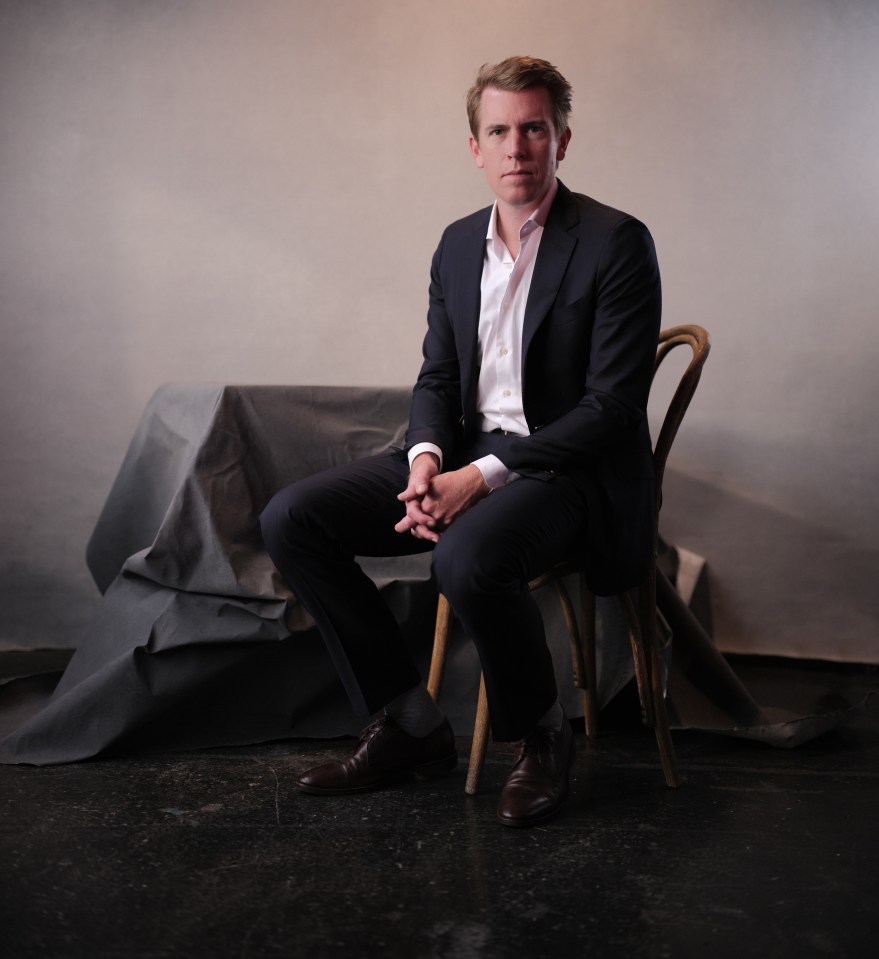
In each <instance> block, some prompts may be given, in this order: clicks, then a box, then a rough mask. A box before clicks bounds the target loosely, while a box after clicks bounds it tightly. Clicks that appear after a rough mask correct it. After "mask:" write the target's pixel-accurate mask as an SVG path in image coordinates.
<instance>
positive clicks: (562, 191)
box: [550, 181, 643, 230]
mask: <svg viewBox="0 0 879 959" xmlns="http://www.w3.org/2000/svg"><path fill="white" fill-rule="evenodd" d="M550 217H551V218H556V219H557V220H558V221H561V225H564V226H567V227H571V226H575V225H579V226H581V227H582V228H585V229H592V230H596V229H597V230H612V229H614V228H615V227H617V226H618V225H619V224H621V223H627V222H628V223H637V224H639V225H641V226H643V224H642V223H641V221H640V220H639V219H638V218H637V217H635V216H633V215H632V214H631V213H626V212H625V210H618V209H617V208H616V207H613V206H610V205H609V204H607V203H602V202H601V201H600V200H596V199H595V198H594V197H591V196H587V195H586V194H585V193H574V192H573V191H572V190H569V189H568V188H567V187H566V186H565V185H564V184H563V183H561V181H560V182H559V191H558V194H557V195H556V198H555V202H554V203H553V205H552V209H551V210H550Z"/></svg>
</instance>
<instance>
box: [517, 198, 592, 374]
mask: <svg viewBox="0 0 879 959" xmlns="http://www.w3.org/2000/svg"><path fill="white" fill-rule="evenodd" d="M578 221H579V217H578V214H577V207H576V205H575V204H574V203H573V202H572V201H571V193H570V190H568V188H567V187H566V186H565V185H564V184H563V183H561V181H560V182H559V191H558V194H557V196H556V198H555V202H554V203H553V205H552V207H551V208H550V211H549V216H548V217H547V218H546V226H545V227H544V228H543V236H542V237H541V238H540V249H539V250H538V251H537V261H536V262H535V264H534V274H533V275H532V277H531V289H530V290H529V291H528V302H527V303H526V304H525V319H524V323H523V329H522V362H523V364H524V361H525V357H526V356H527V355H528V348H529V346H530V345H531V341H532V339H533V338H534V334H535V333H536V332H537V330H538V329H539V327H540V324H541V323H542V322H543V321H544V319H545V318H546V315H547V313H549V310H550V307H551V306H552V304H553V303H554V302H555V298H556V296H557V295H558V291H559V287H560V286H561V283H562V280H563V279H564V276H565V272H566V271H567V269H568V264H569V263H570V261H571V255H572V254H573V252H574V247H575V246H576V245H577V241H576V239H575V238H574V237H573V236H572V235H571V234H570V232H569V231H570V229H571V228H572V227H574V226H576V224H577V223H578ZM523 373H524V369H523Z"/></svg>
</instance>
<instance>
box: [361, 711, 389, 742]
mask: <svg viewBox="0 0 879 959" xmlns="http://www.w3.org/2000/svg"><path fill="white" fill-rule="evenodd" d="M389 722H390V717H388V716H379V718H378V719H375V720H373V721H372V722H371V723H370V724H369V725H368V726H367V727H366V729H364V730H363V732H362V733H361V734H360V742H361V743H368V742H369V741H370V739H373V738H375V737H376V736H377V735H378V734H379V733H380V732H381V731H382V730H383V729H384V728H385V726H387V724H388V723H389Z"/></svg>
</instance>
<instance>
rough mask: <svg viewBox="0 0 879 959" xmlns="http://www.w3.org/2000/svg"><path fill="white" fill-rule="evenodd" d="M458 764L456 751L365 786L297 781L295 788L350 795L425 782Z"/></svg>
mask: <svg viewBox="0 0 879 959" xmlns="http://www.w3.org/2000/svg"><path fill="white" fill-rule="evenodd" d="M457 765H458V754H457V752H456V753H454V754H453V755H451V756H444V757H443V758H442V759H433V760H431V761H430V762H429V763H422V764H421V765H420V766H413V767H412V768H411V769H404V770H401V771H400V772H395V773H390V774H388V775H387V776H385V777H384V778H382V779H378V780H376V781H375V782H373V783H369V784H368V785H366V786H343V787H341V788H339V789H322V788H321V787H320V786H309V785H307V784H306V783H301V782H297V783H296V788H297V789H298V790H299V791H300V792H303V793H308V795H310V796H352V795H355V794H357V793H368V792H375V790H377V789H384V788H385V786H393V785H394V784H395V783H399V782H406V781H411V780H413V779H414V780H415V781H417V782H425V781H427V780H429V779H433V778H435V777H437V776H442V775H444V774H445V773H447V772H451V770H453V769H454V768H455V767H456V766H457Z"/></svg>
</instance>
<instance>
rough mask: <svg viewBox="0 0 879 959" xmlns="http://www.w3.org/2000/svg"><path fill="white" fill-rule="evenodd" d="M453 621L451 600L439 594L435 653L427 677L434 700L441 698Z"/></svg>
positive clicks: (431, 658)
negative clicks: (450, 629)
mask: <svg viewBox="0 0 879 959" xmlns="http://www.w3.org/2000/svg"><path fill="white" fill-rule="evenodd" d="M451 621H452V607H451V605H450V604H449V601H448V600H447V599H446V597H445V596H443V594H442V593H440V594H439V597H438V599H437V604H436V626H435V628H434V633H433V653H432V654H431V657H430V673H429V674H428V677H427V691H428V692H429V693H430V695H431V696H432V697H433V701H434V702H437V701H438V700H439V694H440V690H441V689H442V685H443V675H444V674H445V669H446V651H447V649H448V645H449V626H450V624H451Z"/></svg>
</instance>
